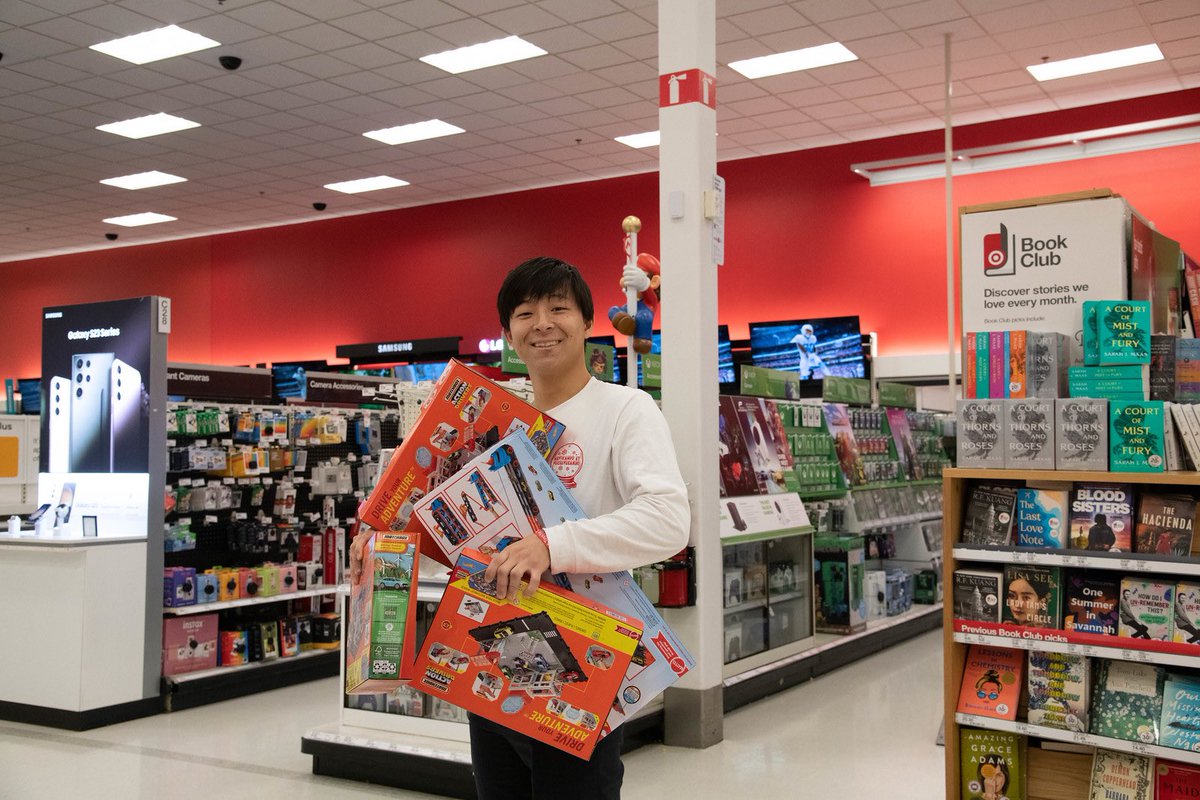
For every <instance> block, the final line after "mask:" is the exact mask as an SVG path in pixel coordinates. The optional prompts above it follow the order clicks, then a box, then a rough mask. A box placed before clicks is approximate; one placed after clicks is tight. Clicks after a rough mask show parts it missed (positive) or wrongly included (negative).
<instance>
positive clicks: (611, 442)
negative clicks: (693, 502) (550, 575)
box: [546, 378, 691, 573]
mask: <svg viewBox="0 0 1200 800" xmlns="http://www.w3.org/2000/svg"><path fill="white" fill-rule="evenodd" d="M546 413H547V414H549V415H550V416H551V417H553V418H555V419H556V420H558V421H559V422H562V423H563V425H565V426H566V431H565V433H564V434H563V436H562V438H561V439H560V440H559V442H558V445H557V446H556V447H555V449H554V452H553V453H552V455H551V457H550V464H551V465H552V466H553V467H554V471H555V472H556V473H557V474H558V476H559V478H561V479H562V481H563V483H564V484H565V485H566V487H567V488H568V489H569V490H570V491H571V494H572V495H573V496H574V498H575V499H576V500H577V501H578V502H579V504H580V505H581V506H582V507H583V510H584V511H585V512H586V513H587V515H588V517H589V518H588V519H583V520H575V521H571V522H565V523H562V524H559V525H554V526H551V527H548V528H546V539H547V541H548V543H549V546H550V569H551V571H552V572H567V573H581V572H617V571H619V570H625V569H633V568H635V567H639V566H642V565H644V564H650V563H653V562H655V561H662V560H663V559H666V558H669V557H671V556H673V555H675V554H676V553H678V552H679V551H680V550H682V549H683V548H684V547H685V546H686V545H687V542H688V531H689V528H690V525H691V512H690V510H689V508H688V497H687V489H686V488H685V487H684V485H683V478H682V476H681V475H680V474H679V464H678V462H677V461H676V459H675V447H674V445H673V444H672V442H671V432H670V430H669V428H668V427H667V421H666V419H665V418H664V417H663V415H662V412H661V411H660V410H659V409H658V406H657V405H655V403H654V400H653V399H651V397H650V396H649V395H647V394H646V393H644V392H641V391H638V390H637V389H631V388H629V387H627V386H619V385H615V384H610V383H603V382H601V381H598V380H596V379H595V378H593V379H592V380H591V381H590V382H588V384H587V385H586V386H584V388H583V389H581V390H580V391H579V392H578V393H577V394H576V395H575V396H574V397H572V398H571V399H570V400H567V401H566V402H565V403H562V404H560V405H558V406H556V407H554V408H551V409H548V410H547V412H546Z"/></svg>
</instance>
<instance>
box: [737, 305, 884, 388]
mask: <svg viewBox="0 0 1200 800" xmlns="http://www.w3.org/2000/svg"><path fill="white" fill-rule="evenodd" d="M750 359H751V362H752V363H753V364H754V365H755V366H756V367H768V368H770V369H783V370H790V371H792V372H796V373H799V375H800V379H801V380H814V379H820V378H827V377H830V376H838V377H842V378H865V377H866V364H865V361H864V360H863V347H862V334H861V332H860V331H859V326H858V317H856V316H855V317H810V318H808V319H792V320H779V321H775V322H751V323H750Z"/></svg>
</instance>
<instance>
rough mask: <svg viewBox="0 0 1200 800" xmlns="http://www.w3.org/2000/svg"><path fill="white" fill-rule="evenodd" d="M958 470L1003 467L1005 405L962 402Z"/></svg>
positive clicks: (959, 409)
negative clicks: (961, 468)
mask: <svg viewBox="0 0 1200 800" xmlns="http://www.w3.org/2000/svg"><path fill="white" fill-rule="evenodd" d="M956 410H957V415H958V437H957V448H958V461H957V463H958V466H960V467H995V468H1003V467H1004V454H1005V442H1004V428H1005V425H1004V401H1003V400H959V401H958V403H957V409H956Z"/></svg>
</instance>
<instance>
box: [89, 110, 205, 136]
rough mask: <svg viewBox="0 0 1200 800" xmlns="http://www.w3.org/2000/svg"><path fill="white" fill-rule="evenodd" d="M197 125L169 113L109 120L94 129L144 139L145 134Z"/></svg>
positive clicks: (172, 130)
mask: <svg viewBox="0 0 1200 800" xmlns="http://www.w3.org/2000/svg"><path fill="white" fill-rule="evenodd" d="M199 127H200V123H199V122H192V121H191V120H190V119H184V118H183V117H173V116H171V115H170V114H150V115H149V116H145V117H134V118H133V119H127V120H122V121H121V122H110V123H108V124H107V125H97V126H96V130H98V131H104V132H106V133H115V134H117V135H118V136H128V137H129V138H130V139H145V138H146V137H147V136H158V135H159V134H160V133H174V132H175V131H185V130H187V129H188V128H199Z"/></svg>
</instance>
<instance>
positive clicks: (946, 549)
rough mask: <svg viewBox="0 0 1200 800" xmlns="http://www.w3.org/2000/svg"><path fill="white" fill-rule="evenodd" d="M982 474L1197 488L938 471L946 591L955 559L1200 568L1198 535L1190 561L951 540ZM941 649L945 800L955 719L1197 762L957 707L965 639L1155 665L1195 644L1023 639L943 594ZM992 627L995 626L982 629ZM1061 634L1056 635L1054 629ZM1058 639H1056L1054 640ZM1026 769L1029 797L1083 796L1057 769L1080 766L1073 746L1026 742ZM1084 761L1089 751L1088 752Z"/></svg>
mask: <svg viewBox="0 0 1200 800" xmlns="http://www.w3.org/2000/svg"><path fill="white" fill-rule="evenodd" d="M981 481H1024V482H1026V483H1027V484H1037V483H1039V482H1055V483H1075V482H1085V483H1090V482H1094V483H1131V484H1134V485H1135V489H1139V490H1142V489H1167V488H1169V487H1179V488H1187V487H1200V472H1156V473H1136V472H1085V471H1070V470H1061V471H1060V470H1015V469H979V468H951V469H947V470H946V471H945V472H944V473H943V481H942V490H943V514H944V535H943V541H942V551H943V558H944V564H945V567H944V569H945V572H944V582H945V585H946V592H947V595H952V594H953V591H954V589H953V587H954V571H955V570H956V569H957V568H958V565H959V562H968V563H972V564H974V563H980V562H982V563H989V564H992V565H995V566H997V567H1000V566H1002V565H1004V564H1009V563H1021V564H1046V565H1054V566H1063V567H1072V568H1086V569H1107V570H1114V571H1119V572H1122V573H1136V574H1147V575H1151V576H1152V575H1154V574H1167V575H1179V576H1189V575H1200V551H1198V549H1197V545H1198V544H1200V542H1198V541H1195V540H1194V541H1193V543H1192V560H1179V559H1175V560H1171V559H1170V558H1166V557H1162V556H1155V555H1149V554H1147V555H1138V554H1131V553H1124V554H1120V555H1107V554H1104V555H1098V554H1095V553H1081V552H1074V551H1065V552H1064V551H1059V552H1058V553H1051V552H1049V551H1037V550H1032V551H1030V550H1025V551H1019V552H1018V551H1017V550H1016V549H1015V548H1011V547H1010V548H1003V547H975V546H968V545H962V544H960V543H959V541H958V539H959V536H960V534H961V531H962V523H963V512H964V509H965V506H966V501H967V498H968V492H969V489H970V487H971V486H972V485H974V484H976V483H979V482H981ZM942 613H943V620H944V625H943V654H944V676H945V677H944V691H945V694H944V704H945V714H946V717H945V718H946V737H945V744H946V800H964V798H963V797H962V794H961V776H960V773H959V769H960V766H959V765H960V754H959V726H960V725H965V726H968V727H978V728H986V729H989V730H997V731H1009V732H1014V733H1018V734H1021V735H1025V736H1031V737H1035V738H1039V739H1044V740H1050V741H1059V742H1067V743H1071V744H1076V745H1084V746H1095V747H1101V748H1104V749H1106V750H1116V751H1120V752H1127V753H1137V754H1141V755H1151V756H1155V757H1161V758H1169V759H1171V760H1174V761H1183V762H1187V763H1200V756H1197V754H1195V753H1189V752H1187V751H1185V750H1177V749H1174V748H1168V747H1161V746H1157V745H1147V744H1142V743H1137V742H1127V741H1123V740H1119V739H1111V738H1108V737H1104V736H1094V735H1092V734H1083V733H1073V732H1071V731H1062V730H1056V729H1053V728H1045V727H1042V726H1038V725H1030V724H1028V723H1026V722H1021V721H1018V722H1010V721H1007V720H998V719H991V718H985V717H976V716H970V715H963V714H958V713H957V709H958V696H959V688H960V682H961V679H962V673H963V666H964V663H965V659H966V650H967V646H968V645H969V644H996V645H1000V646H1004V647H1012V648H1018V649H1022V650H1029V649H1034V648H1037V649H1040V650H1047V651H1052V652H1064V653H1077V654H1080V655H1085V656H1091V657H1099V658H1109V659H1118V660H1123V661H1136V662H1140V663H1151V664H1161V665H1164V666H1186V667H1193V668H1196V667H1200V647H1197V646H1194V645H1179V644H1172V643H1167V642H1148V641H1142V640H1133V639H1128V638H1117V637H1101V636H1094V635H1088V634H1077V633H1068V632H1066V631H1048V630H1045V629H1042V630H1039V631H1037V634H1038V635H1045V634H1053V635H1052V636H1051V637H1049V638H1043V639H1041V640H1037V639H1023V638H1019V637H1017V636H1013V635H1011V630H1012V626H1007V627H1008V628H1009V633H1010V635H1004V634H1002V633H1000V632H999V630H1000V628H1001V626H999V625H996V626H991V625H990V624H989V623H976V622H964V621H958V622H956V621H955V619H954V603H953V602H952V601H951V600H950V598H948V599H947V602H946V603H945V606H944V608H943V612H942ZM991 627H995V628H996V629H997V630H995V631H993V630H988V628H991ZM1060 634H1061V635H1060ZM1059 640H1061V641H1059ZM1029 752H1030V753H1031V754H1033V753H1036V754H1037V755H1036V768H1035V766H1034V765H1033V761H1034V759H1030V762H1029V763H1030V769H1029V772H1028V773H1027V784H1028V785H1027V792H1028V796H1029V797H1030V798H1043V797H1045V798H1050V797H1053V798H1055V800H1086V798H1087V782H1086V780H1083V781H1079V780H1071V781H1067V782H1065V783H1061V782H1057V781H1060V780H1061V778H1062V776H1064V775H1074V774H1077V773H1079V772H1080V771H1081V769H1082V768H1083V764H1082V760H1081V756H1080V754H1079V753H1072V752H1066V751H1059V750H1041V749H1035V748H1032V747H1031V748H1029ZM1087 760H1088V763H1089V764H1090V757H1089V758H1088V759H1087Z"/></svg>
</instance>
